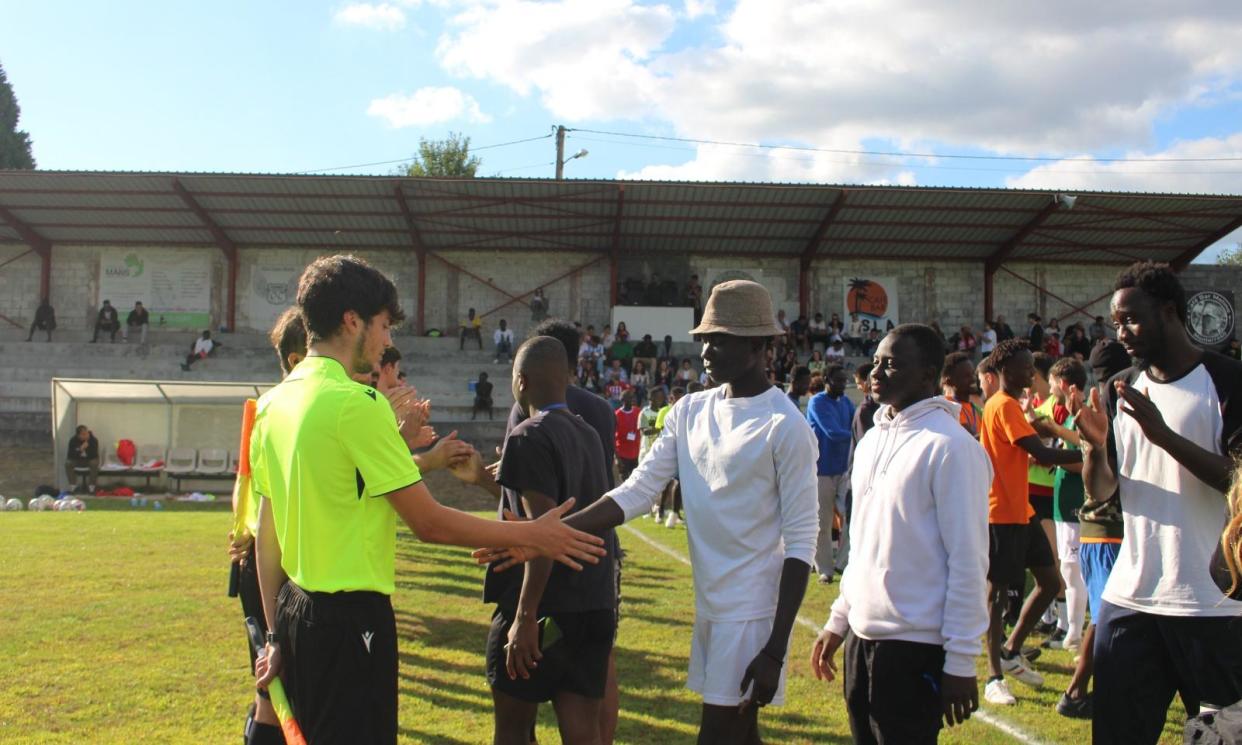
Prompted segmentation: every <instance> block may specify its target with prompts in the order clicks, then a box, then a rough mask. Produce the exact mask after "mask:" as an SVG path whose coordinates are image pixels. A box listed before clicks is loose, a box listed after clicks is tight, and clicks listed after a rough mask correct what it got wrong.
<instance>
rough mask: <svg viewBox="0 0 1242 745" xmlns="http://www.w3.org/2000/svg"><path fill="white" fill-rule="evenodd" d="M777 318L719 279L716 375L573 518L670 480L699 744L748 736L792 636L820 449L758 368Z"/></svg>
mask: <svg viewBox="0 0 1242 745" xmlns="http://www.w3.org/2000/svg"><path fill="white" fill-rule="evenodd" d="M774 318H775V314H774V313H773V312H772V301H771V297H770V296H769V295H768V292H767V290H766V289H764V288H763V286H762V285H759V284H756V283H754V282H749V281H744V280H735V281H730V282H724V283H721V284H719V285H717V286H716V287H715V289H713V291H712V294H711V297H710V298H709V299H708V301H707V307H706V309H705V310H704V313H703V320H702V323H700V324H699V326H698V327H697V328H695V329H694V330H693V331H691V333H692V334H694V335H696V336H699V337H700V338H701V339H702V341H703V351H702V357H703V362H704V364H705V367H706V369H707V371H708V373H709V374H710V375H711V377H712V379H713V380H715V381H717V382H718V383H720V386H719V387H717V388H713V389H711V390H707V391H701V392H699V393H693V394H690V395H688V396H686V397H685V398H683V399H681V400H680V401H678V402H677V404H676V405H675V406H674V407H673V408H672V409H671V410H670V411H669V413H668V415H667V417H666V418H665V421H664V429H663V432H662V434H661V435H660V437H659V438H657V439H656V441H655V443H654V444H653V445H652V447H651V450H650V451H649V452H648V453H647V456H646V457H645V458H644V459H643V461H642V463H640V464H639V466H638V468H636V469H635V470H634V472H633V473H632V474H631V475H630V477H629V478H628V479H627V480H626V482H625V483H624V484H622V485H621V486H618V487H617V488H616V489H613V490H612V491H611V492H609V493H608V494H607V495H606V498H604V499H601V500H599V501H598V502H596V503H595V504H593V505H591V506H590V507H589V508H587V509H585V510H582V511H581V512H579V513H577V514H576V515H574V516H573V524H574V526H575V527H577V528H578V529H580V530H585V531H588V532H592V533H602V532H604V531H606V530H608V529H609V528H612V527H615V526H617V525H619V524H621V523H622V522H624V521H626V520H632V519H633V518H635V517H638V516H639V515H644V514H647V513H649V512H650V511H651V508H652V506H654V505H655V504H656V503H657V501H658V500H659V498H660V494H661V492H662V491H663V489H664V485H665V484H667V483H668V482H669V480H670V479H672V478H677V479H678V480H679V481H680V483H681V492H682V497H683V499H684V505H685V512H686V527H687V530H688V533H689V539H690V560H691V565H692V567H693V571H694V595H695V610H696V614H695V623H694V629H693V635H692V639H691V643H690V671H689V677H688V680H687V686H688V687H689V688H690V689H691V690H694V691H697V692H698V693H700V694H701V695H702V696H703V715H702V722H701V725H700V729H699V739H698V742H699V743H700V745H758V744H759V742H760V740H759V725H758V712H757V709H758V707H760V706H763V705H764V704H767V703H778V704H779V703H781V702H782V700H783V694H784V682H785V672H784V667H785V656H786V652H787V651H788V646H789V636H790V632H791V631H792V629H793V623H794V619H795V618H796V617H797V613H798V608H799V606H801V604H802V598H803V595H804V593H805V592H806V585H807V578H808V577H809V576H810V569H811V562H812V557H813V556H814V553H815V537H816V534H817V532H818V529H819V519H818V515H817V512H818V497H817V487H816V480H815V460H816V455H817V446H816V442H815V438H814V436H813V435H812V434H811V429H810V427H809V426H808V425H807V423H806V419H805V418H803V416H802V413H801V412H799V411H798V409H797V407H796V406H794V404H793V402H792V401H790V400H789V397H788V396H786V395H785V393H784V392H782V391H781V390H780V389H779V388H774V387H772V385H771V384H770V383H769V382H768V380H767V376H766V375H765V374H764V367H765V362H766V356H765V352H766V349H767V345H768V343H769V340H770V338H771V337H774V336H779V335H780V334H781V333H782V332H781V330H780V328H779V327H778V326H776V323H775V321H774V320H773V319H774ZM985 512H986V511H985ZM986 553H987V552H986V551H984V554H985V555H986ZM476 556H479V557H480V558H481V559H483V560H494V559H496V558H498V557H504V556H509V557H511V558H510V562H509V565H512V563H513V562H515V561H517V560H519V559H521V558H523V556H522V552H521V551H517V552H513V551H497V552H489V551H482V552H476ZM503 566H504V563H503V562H502V565H501V567H500V568H503ZM752 684H753V686H752Z"/></svg>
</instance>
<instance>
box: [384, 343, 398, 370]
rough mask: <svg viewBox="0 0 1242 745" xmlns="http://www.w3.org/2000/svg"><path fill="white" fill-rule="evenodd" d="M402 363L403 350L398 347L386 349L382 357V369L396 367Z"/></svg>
mask: <svg viewBox="0 0 1242 745" xmlns="http://www.w3.org/2000/svg"><path fill="white" fill-rule="evenodd" d="M400 361H401V350H399V349H397V348H396V347H384V354H383V355H381V356H380V367H387V366H389V365H395V364H397V363H398V362H400Z"/></svg>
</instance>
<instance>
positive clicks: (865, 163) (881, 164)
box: [574, 130, 1242, 176]
mask: <svg viewBox="0 0 1242 745" xmlns="http://www.w3.org/2000/svg"><path fill="white" fill-rule="evenodd" d="M580 131H586V130H580ZM574 139H576V140H581V141H583V142H600V143H605V144H611V145H627V146H630V147H645V148H655V149H658V150H674V151H677V152H683V153H693V152H695V149H694V148H692V147H677V146H676V145H657V144H654V143H638V142H625V141H624V140H608V139H601V138H598V137H582V136H577V137H575V138H574ZM735 156H736V157H745V158H771V159H775V160H784V161H794V162H798V163H835V164H840V165H849V166H857V167H867V168H909V169H919V170H922V169H932V170H940V171H966V172H994V173H1026V172H1027V171H1028V169H1026V168H1022V167H1020V166H1013V167H1010V168H988V167H984V166H973V167H971V166H945V165H934V164H924V165H914V164H909V163H901V162H897V161H887V162H885V161H869V160H834V159H816V158H811V157H798V156H794V155H790V156H783V157H782V156H780V155H771V154H767V153H736V154H735ZM1041 173H1056V174H1088V175H1112V174H1120V175H1127V176H1146V175H1152V176H1163V175H1183V176H1195V175H1199V176H1214V175H1237V174H1242V171H1235V170H1228V171H1225V170H1209V171H1150V170H1144V171H1101V170H1083V169H1072V170H1066V169H1060V168H1049V169H1046V170H1044V171H1041Z"/></svg>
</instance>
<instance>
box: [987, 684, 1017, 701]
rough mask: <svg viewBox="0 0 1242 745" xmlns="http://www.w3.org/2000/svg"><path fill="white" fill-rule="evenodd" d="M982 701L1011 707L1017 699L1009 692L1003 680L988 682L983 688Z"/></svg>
mask: <svg viewBox="0 0 1242 745" xmlns="http://www.w3.org/2000/svg"><path fill="white" fill-rule="evenodd" d="M983 700H984V701H987V702H988V703H989V704H996V705H997V706H1013V705H1014V704H1016V703H1018V699H1016V698H1014V697H1013V694H1012V693H1010V692H1009V686H1008V685H1006V684H1005V681H1003V680H989V681H988V684H987V685H986V686H984V688H983Z"/></svg>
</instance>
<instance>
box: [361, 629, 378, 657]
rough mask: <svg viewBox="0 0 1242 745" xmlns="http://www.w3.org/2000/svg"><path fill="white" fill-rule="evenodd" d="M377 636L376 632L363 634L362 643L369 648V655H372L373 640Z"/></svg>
mask: <svg viewBox="0 0 1242 745" xmlns="http://www.w3.org/2000/svg"><path fill="white" fill-rule="evenodd" d="M374 636H375V632H374V631H364V632H362V643H363V644H365V645H366V646H367V654H371V638H372V637H374Z"/></svg>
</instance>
